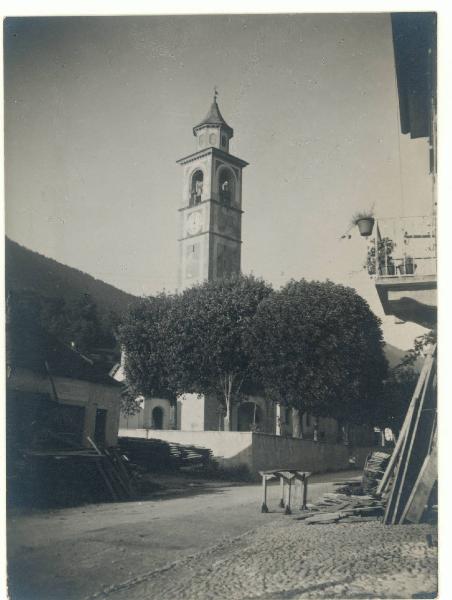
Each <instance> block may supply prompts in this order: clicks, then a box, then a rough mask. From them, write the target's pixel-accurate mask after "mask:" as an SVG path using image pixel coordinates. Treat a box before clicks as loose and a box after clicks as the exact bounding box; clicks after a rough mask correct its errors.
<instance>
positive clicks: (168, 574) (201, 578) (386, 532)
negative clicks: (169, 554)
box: [95, 517, 437, 600]
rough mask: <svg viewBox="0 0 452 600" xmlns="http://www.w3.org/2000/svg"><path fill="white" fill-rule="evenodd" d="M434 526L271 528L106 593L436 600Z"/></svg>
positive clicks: (117, 596)
mask: <svg viewBox="0 0 452 600" xmlns="http://www.w3.org/2000/svg"><path fill="white" fill-rule="evenodd" d="M429 533H434V528H433V527H432V526H429V525H403V526H392V527H388V526H384V525H382V524H380V523H377V522H367V523H363V524H331V525H306V524H305V523H303V522H302V521H300V522H297V520H296V517H294V518H291V519H288V520H287V521H286V522H285V523H281V522H278V523H277V524H274V523H273V524H269V525H265V526H263V527H260V528H258V529H255V530H253V531H251V532H249V533H248V534H245V535H242V536H240V537H237V538H235V539H232V540H230V541H225V542H222V543H220V544H218V545H217V546H216V547H214V548H210V549H208V550H206V551H205V552H200V553H197V554H194V555H192V556H190V557H188V558H186V559H184V560H182V561H180V562H177V563H173V564H170V565H167V566H166V567H165V568H163V569H159V570H157V571H155V572H151V573H148V574H145V575H143V576H142V577H138V578H135V579H132V580H130V581H128V582H124V583H123V584H122V585H121V586H120V588H115V587H113V588H111V589H108V590H105V592H106V594H105V595H104V594H96V595H95V598H103V597H108V598H109V599H110V598H111V599H112V600H126V599H129V600H138V599H149V598H156V599H157V598H158V599H159V600H175V599H177V600H197V599H200V600H201V599H202V600H207V599H212V600H215V599H216V600H221V599H224V600H226V599H231V600H232V599H236V600H246V599H252V598H266V599H272V600H273V599H275V600H276V599H278V598H291V599H297V598H324V599H325V598H341V599H346V598H363V599H364V598H366V599H367V598H411V597H413V594H419V595H417V596H416V597H419V598H420V597H422V598H425V597H433V594H434V593H435V591H436V585H437V584H436V560H437V553H436V549H434V548H430V547H429V545H428V543H427V538H426V536H427V534H429Z"/></svg>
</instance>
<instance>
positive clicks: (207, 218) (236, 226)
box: [177, 91, 248, 290]
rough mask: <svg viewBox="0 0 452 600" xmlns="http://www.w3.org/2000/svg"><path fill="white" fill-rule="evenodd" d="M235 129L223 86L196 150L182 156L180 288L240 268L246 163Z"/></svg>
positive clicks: (200, 129) (197, 128)
mask: <svg viewBox="0 0 452 600" xmlns="http://www.w3.org/2000/svg"><path fill="white" fill-rule="evenodd" d="M233 134H234V131H233V129H232V128H231V127H229V125H228V124H227V123H226V121H225V120H224V119H223V117H222V116H221V113H220V109H219V108H218V103H217V92H216V91H215V95H214V98H213V102H212V105H211V107H210V110H209V112H208V113H207V116H206V117H205V119H203V120H202V121H201V122H200V123H199V124H198V125H196V126H195V127H194V128H193V135H194V136H195V138H196V151H195V152H194V153H193V154H190V155H189V156H186V157H184V158H181V159H180V160H178V161H177V162H178V164H180V165H182V167H183V169H184V171H183V191H182V202H181V206H180V208H179V215H180V218H179V228H180V229H179V289H181V290H183V289H185V288H187V287H190V286H191V285H194V284H196V283H200V282H202V281H206V280H208V281H214V280H218V279H225V278H227V277H230V276H231V275H235V274H238V273H240V256H241V243H242V241H241V232H242V213H243V211H242V169H243V168H244V167H246V165H247V164H248V163H246V162H245V161H244V160H241V159H240V158H237V157H236V156H233V155H232V154H230V153H229V143H230V140H231V138H232V136H233Z"/></svg>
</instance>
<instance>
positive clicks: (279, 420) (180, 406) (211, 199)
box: [120, 93, 368, 443]
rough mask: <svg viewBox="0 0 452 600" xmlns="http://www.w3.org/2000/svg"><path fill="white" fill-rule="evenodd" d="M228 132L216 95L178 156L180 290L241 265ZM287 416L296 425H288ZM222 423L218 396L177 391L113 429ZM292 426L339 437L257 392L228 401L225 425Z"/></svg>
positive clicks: (324, 423)
mask: <svg viewBox="0 0 452 600" xmlns="http://www.w3.org/2000/svg"><path fill="white" fill-rule="evenodd" d="M233 134H234V131H233V129H232V127H230V126H229V125H228V124H227V123H226V121H225V120H224V118H223V116H222V115H221V112H220V109H219V106H218V103H217V98H216V93H215V95H214V98H213V102H212V104H211V107H210V109H209V111H208V113H207V115H206V117H205V118H204V119H203V120H202V121H201V122H200V123H199V124H198V125H196V126H195V127H194V128H193V135H194V137H195V140H196V149H195V152H193V153H192V154H189V155H188V156H185V157H184V158H181V159H180V160H178V161H177V162H178V164H179V165H181V167H182V169H183V175H182V195H181V201H180V206H179V209H178V212H179V235H178V244H179V273H178V282H179V289H180V290H183V289H186V288H188V287H190V286H192V285H195V284H197V283H201V282H202V281H215V280H221V279H223V278H227V277H230V276H231V275H235V274H239V273H240V271H241V245H242V237H241V236H242V214H243V210H242V172H243V169H244V168H245V167H246V166H247V165H248V163H247V162H246V161H244V160H242V159H241V158H237V157H236V156H234V155H233V154H231V153H230V142H231V139H232V137H233ZM294 417H295V418H296V419H297V421H298V423H297V427H293V418H294ZM223 427H224V413H223V410H222V407H221V406H220V404H219V402H218V400H217V398H215V397H214V396H207V395H206V396H199V395H197V394H183V395H182V396H180V397H179V398H178V399H177V403H171V402H170V401H169V400H167V399H165V398H143V399H142V409H141V410H140V412H139V413H137V414H135V415H133V416H129V417H126V416H122V417H121V423H120V435H127V431H130V430H140V431H149V430H155V431H156V430H180V431H186V432H188V431H192V432H193V431H222V430H223ZM294 429H296V430H297V437H302V438H305V439H313V440H316V441H330V442H336V441H337V440H338V439H339V438H341V437H342V431H339V426H338V424H337V422H336V421H335V420H334V419H327V418H325V419H314V418H311V416H310V415H309V414H303V415H298V411H292V410H291V409H288V408H286V407H283V406H280V405H277V404H274V403H273V402H270V401H268V400H266V399H265V398H263V397H261V396H248V397H244V398H242V400H241V402H240V403H236V404H235V405H233V406H232V410H231V423H230V430H231V431H256V432H261V433H267V434H273V435H282V436H291V435H292V432H293V430H294ZM149 437H152V436H151V435H149ZM353 437H355V436H353ZM353 441H354V442H355V443H360V441H358V440H356V439H355V440H353ZM367 441H368V440H367ZM366 443H367V442H366Z"/></svg>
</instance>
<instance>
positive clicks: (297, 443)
mask: <svg viewBox="0 0 452 600" xmlns="http://www.w3.org/2000/svg"><path fill="white" fill-rule="evenodd" d="M119 435H120V436H128V437H140V438H148V439H159V440H164V441H167V442H175V443H179V444H190V445H194V446H201V447H203V448H210V450H212V453H213V456H214V457H215V459H216V460H217V462H218V464H219V465H220V466H221V467H226V468H227V467H237V466H239V465H246V466H247V467H248V468H249V470H250V471H251V472H252V473H253V474H256V473H257V472H258V471H259V470H267V469H278V468H284V467H285V468H293V469H300V470H306V471H312V472H315V473H322V472H326V471H340V470H343V469H349V468H350V467H351V465H352V464H354V465H355V466H356V467H358V468H361V467H362V466H363V465H364V462H365V460H366V456H367V455H368V453H369V452H370V451H371V450H372V448H371V447H370V446H345V445H343V444H333V443H325V442H313V441H311V440H300V439H295V438H290V437H282V436H277V435H271V434H266V433H251V432H239V431H163V430H162V431H154V430H152V431H149V430H145V429H120V430H119ZM351 459H352V460H353V463H351V462H350V460H351Z"/></svg>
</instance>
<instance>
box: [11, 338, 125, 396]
mask: <svg viewBox="0 0 452 600" xmlns="http://www.w3.org/2000/svg"><path fill="white" fill-rule="evenodd" d="M6 350H7V360H6V362H7V364H9V365H10V366H12V367H22V368H25V369H30V370H32V371H34V372H35V373H41V374H45V373H47V367H46V363H47V365H48V369H49V370H50V372H51V373H52V375H55V376H58V375H59V376H62V377H69V378H71V379H79V380H83V381H91V382H94V383H103V384H107V385H113V386H117V385H119V384H118V382H116V381H115V380H114V379H112V378H111V377H110V376H109V374H108V372H109V365H108V364H106V363H105V362H104V361H93V360H91V359H89V358H88V357H86V356H84V355H83V354H81V353H80V352H78V351H77V350H76V349H75V348H72V347H71V346H68V345H66V344H65V343H63V342H61V341H60V340H58V339H57V338H55V337H54V336H52V335H50V334H48V333H47V332H45V331H43V330H42V329H41V328H37V329H36V330H35V331H27V330H26V331H18V330H17V328H15V327H8V331H7V347H6Z"/></svg>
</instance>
